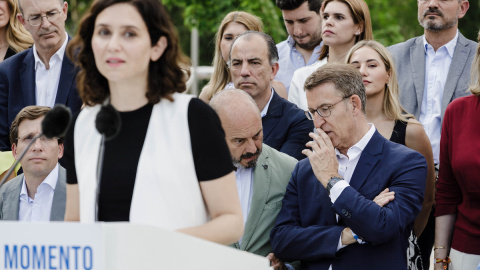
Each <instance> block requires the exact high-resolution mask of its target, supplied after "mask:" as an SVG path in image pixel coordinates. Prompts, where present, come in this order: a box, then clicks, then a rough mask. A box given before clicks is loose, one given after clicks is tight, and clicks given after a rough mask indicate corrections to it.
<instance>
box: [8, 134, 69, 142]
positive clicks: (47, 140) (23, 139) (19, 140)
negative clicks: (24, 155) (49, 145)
mask: <svg viewBox="0 0 480 270" xmlns="http://www.w3.org/2000/svg"><path fill="white" fill-rule="evenodd" d="M29 136H32V137H31V138H30V139H28V140H29V141H28V142H26V141H25V140H26V139H25V138H26V137H29ZM37 139H40V142H41V143H42V144H45V143H46V142H53V141H55V140H56V141H58V140H59V139H60V138H57V137H53V138H47V137H45V135H43V134H37V135H33V134H27V135H25V136H23V137H18V138H17V144H18V143H19V142H22V143H24V144H29V143H30V142H31V141H33V140H37Z"/></svg>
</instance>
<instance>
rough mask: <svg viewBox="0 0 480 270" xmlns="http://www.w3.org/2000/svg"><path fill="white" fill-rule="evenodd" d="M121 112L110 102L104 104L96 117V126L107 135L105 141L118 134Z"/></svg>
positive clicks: (101, 132)
mask: <svg viewBox="0 0 480 270" xmlns="http://www.w3.org/2000/svg"><path fill="white" fill-rule="evenodd" d="M121 122H122V121H121V119H120V114H119V113H118V111H117V110H116V109H115V108H114V107H113V106H112V105H111V104H110V103H109V104H107V105H103V106H102V107H101V109H100V111H99V112H98V114H97V118H96V119H95V127H96V128H97V130H98V132H99V133H100V134H102V135H104V136H105V141H109V140H111V139H113V138H115V136H117V134H118V132H119V131H120V126H121Z"/></svg>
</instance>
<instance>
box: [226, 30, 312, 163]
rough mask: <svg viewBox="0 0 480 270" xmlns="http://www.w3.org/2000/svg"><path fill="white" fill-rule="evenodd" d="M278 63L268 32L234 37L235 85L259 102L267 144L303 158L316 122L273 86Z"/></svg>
mask: <svg viewBox="0 0 480 270" xmlns="http://www.w3.org/2000/svg"><path fill="white" fill-rule="evenodd" d="M277 62H278V51H277V47H276V45H275V41H274V40H273V38H272V37H270V36H269V35H267V34H265V33H260V32H255V31H247V32H245V33H243V34H241V35H239V36H238V37H237V38H236V39H235V41H234V42H233V44H232V47H231V50H230V61H229V67H230V72H231V75H232V79H233V82H234V84H235V88H238V89H241V90H244V91H245V92H247V93H248V94H249V95H250V96H251V97H252V98H253V99H254V100H255V102H256V103H257V106H258V108H259V109H260V111H261V116H262V125H263V138H264V143H265V144H267V145H269V146H270V147H272V148H275V149H276V150H278V151H280V152H283V153H286V154H288V155H290V156H292V157H294V158H296V159H297V160H301V159H303V158H304V157H305V156H304V155H303V154H302V150H303V149H304V148H305V143H306V142H308V140H309V139H310V138H309V137H308V133H309V132H310V131H312V129H313V125H312V123H311V122H310V121H308V119H307V118H306V117H305V115H304V112H303V111H302V110H300V109H299V108H298V107H297V106H296V105H294V104H293V103H291V102H289V101H287V100H285V99H283V98H281V97H280V96H279V95H278V94H277V93H275V90H274V89H273V88H272V85H271V82H272V80H273V78H275V74H277V71H278V63H277Z"/></svg>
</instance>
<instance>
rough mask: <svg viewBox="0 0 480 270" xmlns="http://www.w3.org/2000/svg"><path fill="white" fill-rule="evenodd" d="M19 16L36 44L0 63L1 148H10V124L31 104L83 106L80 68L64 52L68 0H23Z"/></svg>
mask: <svg viewBox="0 0 480 270" xmlns="http://www.w3.org/2000/svg"><path fill="white" fill-rule="evenodd" d="M19 5H20V12H21V13H20V14H18V16H17V18H18V20H19V21H20V22H21V23H22V24H23V25H24V26H25V28H26V29H27V30H28V31H29V32H30V34H31V35H32V37H33V40H34V45H33V47H32V48H30V49H28V50H25V51H23V52H21V53H19V54H17V55H15V56H12V57H10V58H9V59H7V60H5V61H4V62H2V63H1V64H0V150H1V151H9V150H10V142H9V140H8V136H9V134H8V130H9V127H10V125H11V123H12V121H13V119H14V118H15V116H16V115H17V113H18V112H19V111H20V110H21V109H22V108H24V107H25V106H28V105H39V106H48V107H53V106H54V105H55V104H56V103H61V104H65V105H67V106H68V107H70V109H71V110H72V112H76V111H78V110H79V109H80V107H81V106H82V101H81V100H80V98H79V96H78V91H77V87H76V82H75V76H76V74H77V72H78V68H77V67H75V66H74V65H73V64H72V62H71V61H70V60H69V59H68V58H67V56H66V55H65V48H66V46H67V43H68V35H67V33H66V32H65V20H66V19H67V10H68V4H67V2H63V1H61V0H20V2H19Z"/></svg>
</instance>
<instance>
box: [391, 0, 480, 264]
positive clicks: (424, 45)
mask: <svg viewBox="0 0 480 270" xmlns="http://www.w3.org/2000/svg"><path fill="white" fill-rule="evenodd" d="M417 5H418V22H419V23H420V25H421V26H422V27H423V28H424V35H422V36H419V37H415V38H412V39H409V40H407V41H405V42H402V43H399V44H396V45H393V46H391V47H389V48H388V49H389V50H390V52H391V53H392V55H393V58H394V60H395V65H396V67H397V76H398V83H399V89H400V101H401V103H402V106H403V107H404V108H405V110H406V111H407V112H409V113H412V114H414V115H415V117H416V118H417V119H418V121H419V122H420V123H421V124H422V125H423V127H424V129H425V132H426V133H427V135H428V138H429V139H430V142H431V144H432V150H433V159H434V162H435V167H436V170H437V172H438V169H439V166H440V165H441V164H440V160H439V156H440V133H441V129H442V121H443V115H444V113H445V109H446V108H447V106H448V104H449V103H450V102H452V101H453V100H454V99H456V98H458V97H462V96H466V95H469V92H467V89H468V85H469V83H470V68H471V66H472V61H473V58H474V56H475V48H476V46H477V43H476V42H474V41H472V40H469V39H466V38H465V37H464V36H463V35H462V34H461V33H460V31H459V30H458V20H459V19H461V18H463V17H464V16H465V14H466V12H467V10H468V8H469V2H468V0H428V1H427V0H418V1H417ZM433 212H434V210H432V213H431V216H430V219H429V221H428V224H426V227H425V230H424V231H423V233H422V235H421V236H420V237H419V238H418V244H419V246H420V252H421V255H422V261H423V265H424V269H428V268H429V265H430V254H431V251H432V246H433V242H434V234H435V221H434V217H433ZM423 226H425V224H424V225H423Z"/></svg>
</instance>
